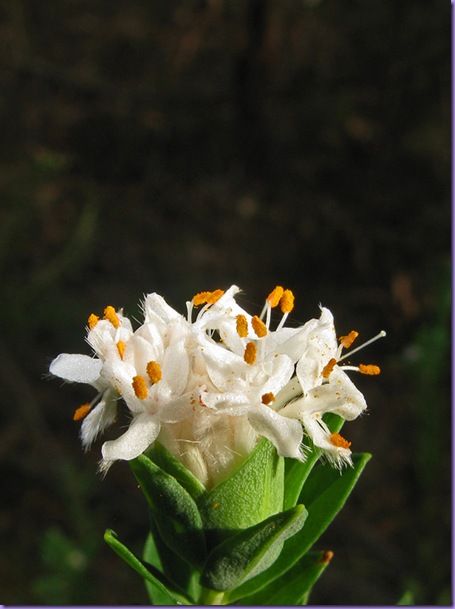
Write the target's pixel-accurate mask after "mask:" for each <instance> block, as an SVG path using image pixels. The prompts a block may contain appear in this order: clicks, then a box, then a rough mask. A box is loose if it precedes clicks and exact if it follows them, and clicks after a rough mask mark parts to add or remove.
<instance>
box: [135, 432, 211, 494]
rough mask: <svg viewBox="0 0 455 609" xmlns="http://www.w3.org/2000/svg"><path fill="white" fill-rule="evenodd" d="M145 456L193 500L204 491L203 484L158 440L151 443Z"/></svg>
mask: <svg viewBox="0 0 455 609" xmlns="http://www.w3.org/2000/svg"><path fill="white" fill-rule="evenodd" d="M146 456H147V457H149V458H150V459H151V460H152V461H153V462H154V463H155V464H156V465H158V466H159V467H161V469H163V470H164V471H165V472H167V473H168V474H170V475H171V476H173V477H174V478H175V479H176V480H177V482H179V483H180V485H181V486H183V488H184V489H185V490H186V491H187V492H188V493H189V494H190V495H191V497H192V498H193V499H194V500H196V499H197V498H198V497H200V496H201V495H202V494H203V493H205V491H206V489H205V486H204V485H203V484H202V483H201V482H200V481H199V480H198V479H197V478H196V477H195V476H193V474H192V473H191V472H190V471H189V470H188V469H187V468H186V467H185V466H184V465H183V464H182V463H181V462H180V461H179V460H178V459H176V458H175V457H174V456H173V455H171V453H170V452H169V451H168V450H166V448H165V447H164V446H163V445H162V444H160V443H159V442H154V443H153V445H152V447H151V448H150V449H149V450H148V451H147V452H146Z"/></svg>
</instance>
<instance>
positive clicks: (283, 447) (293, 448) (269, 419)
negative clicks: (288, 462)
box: [248, 406, 304, 460]
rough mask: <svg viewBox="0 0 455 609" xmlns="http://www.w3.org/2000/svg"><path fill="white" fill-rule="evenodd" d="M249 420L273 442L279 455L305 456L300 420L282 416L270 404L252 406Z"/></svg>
mask: <svg viewBox="0 0 455 609" xmlns="http://www.w3.org/2000/svg"><path fill="white" fill-rule="evenodd" d="M248 420H249V421H250V423H251V425H252V427H253V428H254V429H255V430H256V431H257V432H258V433H259V434H260V435H261V436H264V437H265V438H267V439H268V440H270V441H271V442H273V444H274V445H275V447H276V449H277V451H278V454H279V455H281V456H282V457H292V458H294V459H300V460H302V459H303V458H304V455H303V453H302V450H301V448H300V444H301V442H302V439H303V431H302V426H301V425H300V423H299V422H298V421H296V420H294V419H288V418H286V417H282V416H281V415H280V414H278V413H277V412H275V411H274V410H272V409H271V408H269V407H268V406H256V407H254V408H251V410H250V411H249V413H248Z"/></svg>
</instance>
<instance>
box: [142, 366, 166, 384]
mask: <svg viewBox="0 0 455 609" xmlns="http://www.w3.org/2000/svg"><path fill="white" fill-rule="evenodd" d="M146 370H147V375H148V377H149V379H150V382H151V383H158V382H159V381H161V379H162V378H163V373H162V372H161V366H160V365H159V363H158V362H153V361H152V362H149V363H148V364H147V368H146Z"/></svg>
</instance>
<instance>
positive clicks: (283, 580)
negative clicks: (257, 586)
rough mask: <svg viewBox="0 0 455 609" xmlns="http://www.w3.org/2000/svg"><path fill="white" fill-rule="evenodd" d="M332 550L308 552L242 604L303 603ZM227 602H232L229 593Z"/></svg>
mask: <svg viewBox="0 0 455 609" xmlns="http://www.w3.org/2000/svg"><path fill="white" fill-rule="evenodd" d="M331 557H332V555H331V553H330V552H307V553H306V554H305V556H303V557H302V558H301V559H300V560H299V561H298V562H297V563H296V564H295V565H294V566H293V567H292V568H291V569H290V570H289V571H287V572H286V573H285V574H284V575H282V576H281V577H278V578H277V579H275V580H273V581H272V582H271V583H270V584H268V585H267V586H265V587H264V588H262V589H261V590H259V592H256V594H252V595H251V596H247V597H244V598H242V599H241V602H242V605H276V606H286V605H287V606H289V605H303V604H306V601H307V599H308V596H309V594H310V592H311V589H312V587H313V585H314V584H315V582H316V581H317V579H318V578H319V577H320V575H321V574H322V573H323V571H324V570H325V569H326V567H327V565H328V564H329V562H330V559H331ZM226 596H227V598H226V600H227V602H228V603H229V602H230V597H229V593H227V595H226Z"/></svg>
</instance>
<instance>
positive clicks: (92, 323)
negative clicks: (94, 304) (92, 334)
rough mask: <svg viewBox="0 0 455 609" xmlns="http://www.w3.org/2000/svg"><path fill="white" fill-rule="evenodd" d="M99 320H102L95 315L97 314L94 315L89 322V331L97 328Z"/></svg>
mask: <svg viewBox="0 0 455 609" xmlns="http://www.w3.org/2000/svg"><path fill="white" fill-rule="evenodd" d="M99 320H100V318H99V317H98V315H95V313H92V314H91V315H90V317H89V318H88V320H87V323H88V327H89V329H90V330H93V328H94V327H95V326H96V324H97V323H98V322H99Z"/></svg>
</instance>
